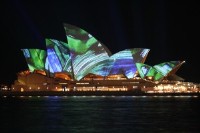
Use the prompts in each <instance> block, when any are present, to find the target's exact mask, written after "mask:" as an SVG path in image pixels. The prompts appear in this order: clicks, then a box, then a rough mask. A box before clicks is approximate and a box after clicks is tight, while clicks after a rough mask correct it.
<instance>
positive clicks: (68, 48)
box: [12, 24, 184, 91]
mask: <svg viewBox="0 0 200 133" xmlns="http://www.w3.org/2000/svg"><path fill="white" fill-rule="evenodd" d="M64 29H65V32H66V37H67V42H62V41H58V40H54V39H46V49H45V50H42V49H37V48H36V49H22V51H23V54H24V56H25V59H26V61H27V64H28V68H29V70H26V71H22V72H19V73H18V78H17V80H16V81H15V83H14V84H13V85H12V91H131V90H136V89H142V90H144V91H154V90H156V89H155V88H156V87H158V85H160V84H162V85H163V84H171V85H177V84H178V83H180V82H183V81H184V79H182V78H181V77H179V76H177V75H176V72H177V70H178V69H179V68H180V67H181V65H182V64H183V63H184V61H168V62H163V63H160V64H157V65H154V66H149V65H147V64H144V62H145V60H146V58H147V55H148V53H149V51H150V49H147V48H132V49H125V50H122V51H119V52H118V53H115V54H111V52H110V51H109V50H108V48H107V47H106V46H105V45H103V44H102V43H101V42H99V41H98V40H97V39H95V38H94V37H93V36H92V35H91V34H89V33H88V32H86V31H85V30H83V29H81V28H78V27H76V26H73V25H69V24H64Z"/></svg>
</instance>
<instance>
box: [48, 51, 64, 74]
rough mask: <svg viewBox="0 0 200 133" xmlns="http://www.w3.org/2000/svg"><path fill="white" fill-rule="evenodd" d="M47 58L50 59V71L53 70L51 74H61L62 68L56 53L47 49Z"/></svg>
mask: <svg viewBox="0 0 200 133" xmlns="http://www.w3.org/2000/svg"><path fill="white" fill-rule="evenodd" d="M47 58H48V65H49V67H50V69H51V70H52V71H51V72H53V73H55V72H61V71H62V67H61V64H60V62H59V59H58V57H57V56H56V53H55V51H54V50H53V49H47Z"/></svg>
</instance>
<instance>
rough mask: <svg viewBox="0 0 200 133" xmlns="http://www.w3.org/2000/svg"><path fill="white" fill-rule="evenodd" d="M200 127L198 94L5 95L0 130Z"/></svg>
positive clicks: (119, 131)
mask: <svg viewBox="0 0 200 133" xmlns="http://www.w3.org/2000/svg"><path fill="white" fill-rule="evenodd" d="M6 132H8V133H10V132H13V133H23V132H27V133H51V132H55V133H133V132H141V133H144V132H159V133H160V132H165V133H168V132H176V133H177V132H181V133H185V132H186V133H191V132H200V98H198V97H142V96H135V97H134V96H133V97H132V96H130V97H123V96H117V97H111V96H110V97H101V96H100V97H94V96H87V97H83V96H76V97H73V96H71V97H70V96H68V97H63V96H57V97H56V96H49V97H10V98H9V97H2V98H0V133H6Z"/></svg>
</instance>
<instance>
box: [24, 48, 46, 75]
mask: <svg viewBox="0 0 200 133" xmlns="http://www.w3.org/2000/svg"><path fill="white" fill-rule="evenodd" d="M22 51H23V54H24V56H25V58H26V62H27V64H28V67H29V70H30V71H31V72H33V71H34V70H45V69H44V68H45V59H46V51H45V50H41V49H22Z"/></svg>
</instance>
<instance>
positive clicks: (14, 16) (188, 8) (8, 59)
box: [0, 0, 200, 83]
mask: <svg viewBox="0 0 200 133" xmlns="http://www.w3.org/2000/svg"><path fill="white" fill-rule="evenodd" d="M0 6H1V8H0V15H1V19H0V23H1V30H0V31H1V48H0V55H1V58H0V59H1V64H0V72H1V76H0V77H1V78H0V83H13V82H14V80H15V79H16V78H17V77H16V73H17V72H19V71H23V70H26V69H28V67H27V64H26V61H25V58H24V56H23V54H22V52H21V50H20V49H22V48H41V49H45V41H44V39H45V38H52V39H57V40H61V41H66V38H65V32H64V28H63V23H69V24H72V25H75V26H78V27H80V28H82V29H84V30H86V31H88V32H89V33H91V34H92V35H93V36H94V37H96V39H98V40H99V41H100V42H102V43H103V44H105V45H106V46H107V47H108V48H109V49H110V51H111V52H112V53H113V54H114V53H116V52H118V51H121V50H124V49H128V48H149V49H150V52H149V54H148V57H147V59H146V62H145V63H146V64H149V65H152V66H153V65H155V64H159V63H162V62H167V61H175V60H185V61H186V63H185V64H183V65H182V66H181V68H180V69H179V70H178V71H177V75H179V76H181V77H183V78H184V79H185V81H191V82H198V83H199V79H200V78H198V77H199V76H200V71H199V69H200V63H199V60H200V59H199V57H200V55H199V48H198V47H199V46H198V45H199V44H200V43H199V42H200V41H199V40H200V26H199V25H200V20H199V18H200V4H198V0H196V1H194V0H180V1H178V0H48V1H47V0H32V1H31V0H5V1H4V0H3V1H2V0H1V2H0Z"/></svg>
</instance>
